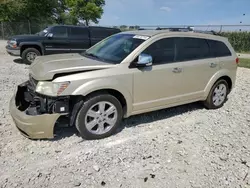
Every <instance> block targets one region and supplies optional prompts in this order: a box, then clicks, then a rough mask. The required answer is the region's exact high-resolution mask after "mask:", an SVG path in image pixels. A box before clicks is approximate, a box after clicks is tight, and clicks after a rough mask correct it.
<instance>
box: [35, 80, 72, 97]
mask: <svg viewBox="0 0 250 188" xmlns="http://www.w3.org/2000/svg"><path fill="white" fill-rule="evenodd" d="M69 84H70V82H48V81H39V82H38V84H37V86H36V92H37V93H41V94H44V95H48V96H58V95H60V94H61V93H62V92H63V91H64V90H65V89H66V88H67V87H68V86H69Z"/></svg>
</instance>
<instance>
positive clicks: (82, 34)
mask: <svg viewBox="0 0 250 188" xmlns="http://www.w3.org/2000/svg"><path fill="white" fill-rule="evenodd" d="M69 36H70V37H71V38H78V39H83V38H88V37H89V32H88V29H87V28H81V27H72V28H71V29H70V35H69Z"/></svg>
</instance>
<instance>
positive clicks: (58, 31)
mask: <svg viewBox="0 0 250 188" xmlns="http://www.w3.org/2000/svg"><path fill="white" fill-rule="evenodd" d="M52 33H53V37H67V36H68V33H67V27H54V28H53V29H52Z"/></svg>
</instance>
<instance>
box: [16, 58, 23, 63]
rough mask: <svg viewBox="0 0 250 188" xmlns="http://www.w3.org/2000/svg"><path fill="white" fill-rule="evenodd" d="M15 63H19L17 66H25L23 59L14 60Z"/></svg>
mask: <svg viewBox="0 0 250 188" xmlns="http://www.w3.org/2000/svg"><path fill="white" fill-rule="evenodd" d="M13 61H14V63H17V64H24V62H23V60H22V59H21V58H17V59H14V60H13Z"/></svg>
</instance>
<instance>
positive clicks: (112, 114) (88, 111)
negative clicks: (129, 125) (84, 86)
mask: <svg viewBox="0 0 250 188" xmlns="http://www.w3.org/2000/svg"><path fill="white" fill-rule="evenodd" d="M122 117H123V110H122V106H121V103H120V102H119V100H118V99H117V98H115V97H114V96H112V95H110V94H98V95H94V96H91V97H88V98H87V99H86V102H84V104H83V106H82V107H81V109H80V110H79V112H78V114H77V116H76V121H75V124H76V128H77V130H78V131H79V133H80V135H81V136H82V137H83V138H84V139H86V140H93V139H102V138H106V137H109V136H111V135H112V134H114V133H115V132H116V130H117V128H118V127H119V126H120V124H121V121H122Z"/></svg>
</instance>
